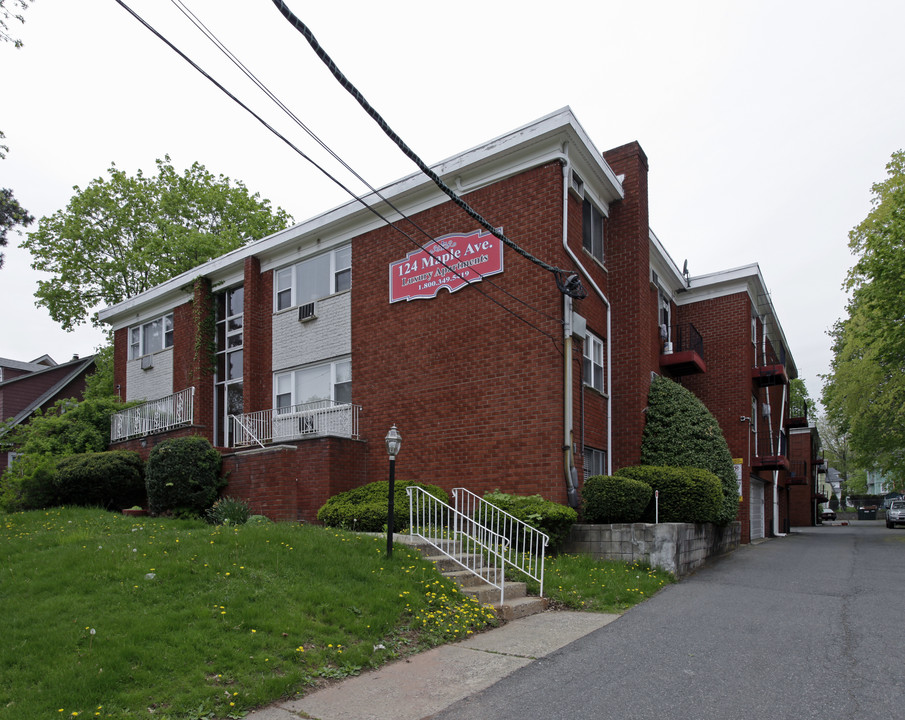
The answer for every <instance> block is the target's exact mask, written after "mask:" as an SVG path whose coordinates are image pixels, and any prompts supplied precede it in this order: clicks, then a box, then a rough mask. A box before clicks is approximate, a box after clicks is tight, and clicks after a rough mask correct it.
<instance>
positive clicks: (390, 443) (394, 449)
mask: <svg viewBox="0 0 905 720" xmlns="http://www.w3.org/2000/svg"><path fill="white" fill-rule="evenodd" d="M385 442H386V445H387V455H389V456H390V489H389V497H388V498H387V557H388V558H389V557H393V514H394V508H393V500H394V498H395V495H396V489H395V487H394V485H395V483H396V456H397V455H398V454H399V449H400V448H401V447H402V435H400V434H399V431H398V430H397V429H396V426H395V425H393V427H391V428H390V431H389V432H388V433H387V436H386V438H385Z"/></svg>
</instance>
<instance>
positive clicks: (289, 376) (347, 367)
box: [273, 356, 352, 412]
mask: <svg viewBox="0 0 905 720" xmlns="http://www.w3.org/2000/svg"><path fill="white" fill-rule="evenodd" d="M324 367H329V368H330V381H329V382H330V397H324V398H320V399H318V400H313V401H304V402H323V401H328V400H329V401H330V402H332V403H336V404H346V403H350V402H351V385H352V358H351V357H350V356H346V357H342V358H337V359H335V360H330V361H328V362H323V363H315V364H312V365H305V366H303V367H298V368H293V369H292V370H285V371H282V372H278V373H274V375H273V407H274V409H275V410H277V411H278V412H280V411H282V412H288V411H289V410H290V408H293V407H295V406H296V405H301V404H303V401H302V400H301V398H299V397H297V392H296V387H297V384H298V383H297V382H296V375H297V374H298V373H301V372H305V371H307V370H312V369H315V368H324ZM342 377H347V378H348V379H346V380H341V381H340V378H342ZM346 385H348V392H346V391H345V389H343V390H342V391H341V392H340V393H337V388H342V387H343V386H346ZM339 394H341V395H344V396H345V395H348V396H349V397H341V399H337V395H339Z"/></svg>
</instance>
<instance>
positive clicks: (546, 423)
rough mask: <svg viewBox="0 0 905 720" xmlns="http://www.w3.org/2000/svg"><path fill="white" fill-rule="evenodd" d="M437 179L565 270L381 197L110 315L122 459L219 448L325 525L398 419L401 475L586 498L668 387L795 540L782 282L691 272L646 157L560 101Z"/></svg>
mask: <svg viewBox="0 0 905 720" xmlns="http://www.w3.org/2000/svg"><path fill="white" fill-rule="evenodd" d="M434 170H435V172H437V174H438V175H440V176H441V177H442V178H443V179H444V180H445V182H446V183H447V184H448V185H449V186H450V187H452V188H453V189H454V190H455V191H456V192H457V193H458V194H459V195H460V196H462V197H463V198H464V199H465V200H466V201H467V202H468V203H470V204H471V205H472V207H473V208H474V209H475V210H476V211H477V212H479V213H481V214H482V216H483V217H484V218H486V219H487V221H488V222H490V223H492V224H493V226H494V227H496V228H499V229H501V230H502V232H503V233H505V235H506V237H507V238H509V239H510V240H511V241H513V242H514V243H517V244H518V245H519V246H520V248H521V249H523V250H525V251H527V252H528V253H531V254H533V255H534V256H536V257H537V258H539V259H541V260H542V261H543V262H544V263H547V264H548V265H550V266H554V267H556V268H560V269H562V270H563V271H564V272H562V273H560V274H559V275H558V276H554V274H553V273H552V272H550V271H549V270H548V269H545V268H543V267H540V266H539V265H538V264H536V263H534V262H531V261H529V260H528V259H526V258H525V257H523V256H522V255H521V254H520V253H519V252H517V251H515V250H513V249H512V248H511V247H508V246H505V245H504V244H503V243H502V242H501V241H500V240H499V239H497V238H496V237H494V236H493V235H492V234H491V233H489V232H487V231H486V230H484V229H482V228H480V227H479V225H478V223H477V222H476V221H475V220H474V219H472V218H471V217H469V216H468V215H467V214H465V213H464V212H463V211H462V210H461V209H460V208H458V207H457V206H456V205H454V203H453V202H452V201H450V199H449V198H448V197H447V196H446V195H444V194H443V193H442V192H441V191H440V190H439V189H438V188H437V187H436V186H435V185H434V184H433V183H432V182H430V181H429V180H428V179H427V178H426V177H424V176H423V175H421V174H414V175H411V176H409V177H406V178H403V179H402V180H399V181H397V182H395V183H393V184H391V185H389V186H387V187H386V188H384V189H383V190H382V191H381V195H382V197H383V198H385V199H386V201H384V200H381V199H380V198H378V197H376V196H374V195H370V196H368V197H366V198H365V201H366V202H367V203H369V204H371V205H374V206H376V208H377V209H378V210H379V212H380V213H381V214H382V215H383V216H384V217H386V218H389V220H390V221H391V222H392V223H393V225H392V226H390V225H389V224H388V222H387V221H385V220H384V219H381V218H380V217H378V216H376V215H375V214H374V213H372V212H370V211H369V210H367V209H365V208H363V207H362V205H361V204H360V203H359V202H356V201H350V202H348V203H346V204H345V205H342V206H340V207H338V208H335V209H333V210H331V211H329V212H326V213H324V214H322V215H319V216H317V217H315V218H312V219H310V220H308V221H305V222H303V223H300V224H298V225H295V226H294V227H292V228H289V229H287V230H284V231H282V232H279V233H276V234H274V235H272V236H270V237H267V238H263V239H261V240H258V241H255V242H252V243H250V244H248V245H246V246H245V247H242V248H240V249H238V250H235V251H233V252H231V253H228V254H226V255H224V256H222V257H220V258H217V259H215V260H213V261H211V262H209V263H206V264H204V265H201V266H199V267H197V268H195V269H193V270H192V271H190V272H188V273H184V274H183V275H181V276H179V277H177V278H174V279H173V280H171V281H169V282H166V283H164V284H162V285H159V286H157V287H155V288H152V289H151V290H149V291H147V292H145V293H142V294H141V295H138V296H136V297H133V298H130V299H128V300H126V301H124V302H122V303H119V304H117V305H115V306H112V307H109V308H106V309H104V310H102V311H101V313H100V318H101V320H102V321H103V322H106V323H108V324H110V325H111V326H112V328H113V331H114V337H115V378H116V379H115V382H116V383H117V385H118V388H119V391H120V395H121V397H122V399H123V400H130V401H131V400H147V401H148V402H147V403H146V404H145V405H142V406H137V407H136V408H133V409H131V410H129V411H125V412H124V413H120V414H119V415H117V416H115V417H114V419H113V422H112V435H113V438H114V440H115V442H114V446H115V447H118V448H119V447H122V448H134V449H137V450H139V451H140V452H142V453H144V454H145V455H147V453H148V452H149V451H150V448H151V447H152V446H153V445H154V444H155V443H157V442H159V441H160V440H161V439H163V438H166V437H173V436H177V435H186V434H200V435H203V436H205V437H207V438H208V439H209V440H211V442H212V443H213V444H214V445H215V446H217V447H219V448H221V450H222V452H223V453H224V471H225V472H227V473H228V474H229V475H228V477H229V489H228V492H229V493H230V494H231V495H236V496H240V497H244V498H246V499H247V500H249V501H250V502H251V504H252V505H253V507H254V510H255V512H260V513H263V514H267V515H270V516H271V517H274V518H280V519H293V520H296V519H297V520H305V521H312V520H315V516H316V512H317V510H318V508H319V507H320V506H321V505H322V504H323V503H324V502H325V501H326V500H327V498H328V497H330V496H331V495H333V494H335V493H337V492H340V491H342V490H345V489H348V488H351V487H355V486H357V485H360V484H363V483H365V482H368V481H373V480H381V479H386V477H387V466H388V461H387V455H386V451H385V449H384V442H383V439H384V436H385V435H386V433H387V431H388V430H389V429H390V426H391V425H393V424H395V425H396V426H398V428H399V431H400V432H401V434H402V436H403V445H402V451H401V454H400V456H399V458H398V462H397V466H398V467H397V473H398V475H399V476H400V477H401V478H403V479H415V480H419V481H423V482H428V483H434V484H437V485H440V486H442V487H444V488H446V489H451V488H454V487H458V486H465V487H467V488H468V489H470V490H472V491H474V492H478V493H481V492H483V491H487V490H493V489H497V488H498V489H500V490H503V491H507V492H517V493H523V494H533V493H540V494H541V495H543V496H544V497H546V498H549V499H551V500H554V501H557V502H562V503H566V502H571V503H573V504H574V503H576V502H577V501H578V499H579V495H578V489H579V488H580V485H581V483H582V482H583V478H585V477H587V476H589V475H592V474H610V473H612V472H614V471H615V470H617V469H618V468H620V467H623V466H627V465H633V464H637V463H638V462H639V460H640V452H641V437H642V432H643V429H644V417H645V416H644V410H645V407H646V404H647V391H648V387H649V385H650V381H651V378H652V376H654V375H655V374H662V375H665V376H667V377H670V378H673V379H675V380H676V381H678V382H681V383H682V384H683V385H684V386H685V387H687V388H689V389H690V390H692V391H693V392H694V393H695V394H696V395H697V396H698V397H699V398H700V399H701V400H702V401H703V402H704V403H705V404H706V405H707V406H708V407H709V408H710V410H711V412H713V413H714V415H715V416H716V418H717V419H718V421H719V422H720V425H721V427H722V429H723V431H724V433H725V436H726V438H727V441H728V442H729V447H730V449H731V452H732V455H733V457H735V458H738V459H739V460H738V462H739V473H738V474H739V486H740V490H741V496H742V502H741V504H740V513H739V519H740V521H741V523H742V540H743V542H748V541H749V540H750V539H751V538H752V537H759V536H761V535H763V534H765V533H776V532H781V531H782V529H783V528H785V527H787V525H788V523H787V521H788V513H789V498H788V495H787V482H788V477H789V474H790V464H789V456H788V453H789V451H788V438H787V428H786V419H787V418H788V417H789V410H788V387H789V386H788V382H789V380H790V379H792V378H794V377H795V376H796V374H797V371H796V368H795V364H794V361H793V360H792V356H791V354H790V352H789V349H788V344H787V342H786V338H785V337H784V335H783V331H782V328H781V326H780V323H779V321H778V318H777V316H776V312H775V310H774V308H773V306H772V303H771V301H770V297H769V293H768V291H767V289H766V284H765V282H764V280H763V277H762V276H761V273H760V269H759V268H758V266H757V265H749V266H746V267H742V268H736V269H732V270H727V271H725V272H721V273H714V274H711V275H705V276H701V277H693V276H691V275H689V274H688V272H687V270H686V269H685V268H683V270H681V271H680V270H679V268H678V267H677V265H676V264H675V262H674V261H673V260H672V258H670V256H669V254H668V253H667V252H666V250H665V249H664V247H663V246H662V244H661V243H660V241H659V239H658V238H657V237H656V236H655V235H654V234H653V232H652V231H651V229H650V227H649V222H648V215H649V211H648V166H647V158H646V156H645V154H644V152H643V150H642V149H641V147H640V146H639V145H638V144H637V143H629V144H627V145H624V146H622V147H619V148H615V149H613V150H609V151H606V152H604V153H601V152H599V151H598V150H597V149H596V148H595V147H594V145H593V144H592V142H591V140H590V138H588V136H587V135H586V134H585V132H584V130H583V129H582V127H581V125H579V123H578V121H577V120H576V118H575V117H574V115H573V114H572V112H571V110H569V109H568V108H565V109H563V110H560V111H558V112H555V113H552V114H550V115H548V116H546V117H543V118H540V119H539V120H537V121H535V122H532V123H530V124H528V125H526V126H524V127H521V128H518V129H516V130H514V131H512V132H510V133H507V134H505V135H503V136H501V137H499V138H496V139H494V140H492V141H490V142H488V143H486V144H483V145H480V146H478V147H475V148H472V149H471V150H467V151H465V152H462V153H460V154H458V155H456V156H454V157H452V158H450V159H448V160H445V161H443V162H441V163H439V164H437V165H436V166H434ZM389 202H392V204H393V208H392V209H390V208H389ZM400 212H401V213H404V214H405V215H406V216H407V218H408V220H403V219H400V215H399V213H400ZM579 285H580V288H579V287H577V286H579ZM581 289H583V290H584V292H585V293H586V294H585V295H584V296H582V293H581V292H577V290H581Z"/></svg>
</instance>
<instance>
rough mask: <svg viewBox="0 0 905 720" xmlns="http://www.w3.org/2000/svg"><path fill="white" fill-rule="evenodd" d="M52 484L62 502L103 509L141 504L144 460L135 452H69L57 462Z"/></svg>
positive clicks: (143, 492) (144, 497) (144, 498)
mask: <svg viewBox="0 0 905 720" xmlns="http://www.w3.org/2000/svg"><path fill="white" fill-rule="evenodd" d="M56 485H57V489H58V492H59V502H60V503H62V504H63V505H81V506H86V507H102V508H104V509H106V510H111V509H117V508H118V509H122V508H127V507H132V506H133V505H144V503H145V500H146V497H147V494H146V491H145V481H144V463H143V462H142V460H141V456H140V455H139V454H138V453H137V452H132V451H129V450H111V451H110V452H99V453H80V454H79V455H70V456H69V457H67V458H63V459H62V460H60V462H59V463H57V475H56Z"/></svg>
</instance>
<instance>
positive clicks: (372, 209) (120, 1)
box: [116, 0, 561, 345]
mask: <svg viewBox="0 0 905 720" xmlns="http://www.w3.org/2000/svg"><path fill="white" fill-rule="evenodd" d="M116 2H117V4H119V5H120V6H121V7H122V8H123V9H124V10H126V11H127V12H128V13H129V14H130V15H132V16H133V17H134V18H135V19H136V20H137V21H138V22H140V23H141V24H142V25H143V26H144V27H145V28H146V29H148V30H149V31H150V32H151V33H152V34H154V36H155V37H157V38H158V39H159V40H161V41H162V42H163V43H164V44H165V45H167V47H169V48H170V49H171V50H173V52H175V53H176V54H177V55H179V56H180V57H181V58H182V59H183V60H184V61H185V62H187V63H188V64H189V65H191V66H192V67H193V68H194V69H195V70H196V71H197V72H198V73H200V74H201V75H202V76H203V77H204V78H206V79H207V80H208V81H209V82H211V83H212V84H213V85H214V86H215V87H217V88H218V89H219V90H220V91H221V92H223V93H224V94H225V95H226V96H227V97H228V98H230V99H231V100H232V101H233V102H235V103H236V104H237V105H239V107H241V108H242V109H243V110H245V111H246V112H247V113H249V114H250V115H251V116H252V117H253V118H255V119H256V120H257V121H258V122H259V123H260V124H261V125H263V126H264V127H265V128H266V129H267V130H269V131H270V132H271V133H273V134H274V135H275V136H276V137H278V138H279V139H280V140H282V141H283V142H284V143H285V144H286V145H288V146H289V147H290V148H291V149H292V150H293V151H295V152H296V153H297V154H298V155H300V156H301V157H302V158H303V159H305V160H307V161H308V162H309V163H310V164H311V165H312V166H313V167H315V168H316V169H317V170H319V171H320V172H321V173H322V174H323V175H324V176H326V177H327V178H329V179H330V180H331V181H332V182H333V183H334V184H336V185H337V186H338V187H340V188H341V189H342V190H344V191H345V192H346V193H348V194H349V195H350V196H351V197H352V198H354V199H355V200H356V201H357V202H359V203H360V204H361V205H362V206H363V207H364V208H366V209H367V210H369V211H370V212H371V213H373V214H374V215H376V216H377V217H378V218H379V219H380V220H382V221H383V222H385V223H386V224H387V225H388V226H389V227H391V228H392V229H394V230H395V231H396V232H398V233H400V234H401V235H402V236H404V237H406V238H407V239H408V240H409V241H411V242H412V243H413V244H414V245H415V246H416V247H419V248H421V249H422V250H425V251H426V252H427V253H428V254H429V255H431V257H434V256H433V254H432V253H431V252H430V251H429V250H427V249H426V248H424V246H422V245H421V244H420V243H419V242H418V241H417V240H415V239H414V238H413V237H411V235H409V234H408V233H407V232H405V230H403V229H402V228H400V227H398V226H397V225H396V224H395V223H393V222H392V221H391V220H390V219H389V218H387V217H385V216H384V215H383V214H382V213H380V211H379V210H377V209H376V208H375V207H373V206H371V205H369V204H368V203H367V202H365V200H364V198H362V197H361V196H359V195H357V194H356V193H354V192H353V191H352V190H351V189H350V188H348V187H346V185H344V184H343V183H342V182H341V181H340V180H339V179H337V178H336V177H334V176H333V175H332V174H331V173H330V172H328V171H327V170H326V168H324V167H322V166H321V165H319V164H318V163H317V162H316V161H315V160H314V159H313V158H311V157H310V156H308V155H307V154H306V153H305V152H304V151H303V150H301V149H300V148H299V147H298V146H296V145H295V144H294V143H292V142H291V141H290V140H289V139H288V138H286V137H285V136H284V135H283V134H281V133H280V132H279V131H278V130H276V128H274V127H273V126H272V125H270V124H269V123H268V122H267V121H266V120H264V119H263V118H262V117H261V116H260V115H258V114H257V113H256V112H254V111H253V110H252V109H251V108H250V107H248V106H247V105H246V104H245V103H243V102H242V101H241V100H239V98H237V97H236V96H235V95H234V94H233V93H232V92H230V91H229V90H228V89H227V88H226V87H224V86H223V85H222V84H221V83H220V82H218V81H217V80H216V79H215V78H214V77H212V76H211V75H210V74H209V73H208V72H206V71H205V70H204V69H203V68H201V67H200V66H199V65H198V64H197V63H195V62H194V61H193V60H192V59H191V58H189V57H188V56H187V55H186V54H185V53H184V52H182V51H181V50H180V49H179V48H177V47H176V46H175V45H174V44H173V43H172V42H170V41H169V40H168V39H167V38H166V37H164V36H163V35H162V34H161V33H160V32H158V31H157V30H156V29H155V28H154V27H153V26H152V25H150V24H149V23H148V22H147V21H146V20H145V19H144V18H142V17H141V16H140V15H139V14H138V13H136V12H135V11H134V10H132V8H130V7H129V6H128V5H126V3H125V2H123V0H116ZM174 4H175V3H174ZM187 16H188V15H187ZM190 19H191V18H190ZM193 22H194V21H193ZM195 24H196V27H198V28H199V30H201V29H202V27H201V25H202V24H201V23H200V21H198V22H196V23H195ZM202 32H204V34H205V35H207V36H208V37H209V39H211V40H212V42H214V43H215V44H216V45H217V46H218V47H219V48H220V49H221V51H222V52H224V53H225V54H226V55H227V56H228V57H229V58H230V59H231V60H232V61H233V62H234V63H235V64H236V65H237V66H238V67H240V69H242V71H243V72H244V73H245V74H246V75H247V76H248V77H249V78H250V79H252V81H253V82H255V84H257V85H258V87H259V88H260V89H261V90H262V91H264V92H265V93H266V94H267V95H268V96H269V97H270V98H271V99H272V100H273V101H274V102H275V103H276V104H277V105H278V106H280V107H281V108H282V109H283V110H284V112H286V113H287V114H288V115H289V116H290V117H291V118H293V119H294V120H295V121H296V122H297V123H298V124H299V125H300V126H301V127H302V128H303V129H304V130H305V131H306V132H307V133H308V134H309V135H311V136H312V137H313V138H314V139H315V141H316V142H318V143H319V144H320V145H321V146H322V147H324V149H326V150H327V151H328V152H329V153H330V154H331V155H332V156H333V157H334V158H336V159H337V160H338V161H339V162H340V163H342V164H343V166H344V167H346V168H347V169H348V170H349V171H350V172H351V173H352V174H353V175H355V176H356V177H357V178H358V179H359V180H361V181H362V182H363V183H364V184H365V185H367V186H368V187H369V188H371V190H372V192H374V193H375V194H376V195H377V196H378V197H380V198H381V199H382V200H384V202H387V204H388V205H389V206H390V207H392V208H393V210H395V211H396V212H397V213H399V214H400V215H401V216H402V218H403V219H405V220H407V221H408V222H409V223H411V224H412V225H413V226H414V227H415V228H416V229H418V230H419V231H420V232H422V233H423V234H424V235H425V236H426V237H428V238H429V239H431V240H433V238H432V237H431V236H430V235H429V234H428V233H427V232H426V231H425V230H423V229H422V228H421V227H420V226H418V225H417V224H416V223H415V222H414V221H413V220H411V219H410V218H407V217H406V216H405V215H404V213H402V212H401V211H400V210H398V209H397V208H396V207H395V206H393V204H392V203H390V202H389V201H388V200H386V198H384V197H383V196H382V195H381V194H380V193H379V192H378V191H377V190H375V189H374V188H373V187H371V186H370V184H368V183H367V182H366V181H365V180H364V179H363V178H362V177H361V176H360V175H358V173H356V172H355V171H354V170H353V169H352V168H351V167H349V166H348V165H347V164H346V163H345V162H344V161H343V160H342V159H341V158H339V156H338V155H336V154H335V153H334V152H333V151H332V150H331V149H330V148H329V147H327V146H326V145H325V144H324V143H323V142H322V141H321V140H320V139H319V138H317V137H316V136H315V135H314V134H313V133H312V131H311V130H309V129H308V128H307V127H306V126H305V125H304V123H302V122H301V121H300V120H299V119H298V118H296V117H295V115H293V114H292V113H291V112H290V111H289V109H288V108H286V107H285V105H283V103H282V102H280V101H279V100H278V99H277V98H276V96H275V95H273V93H271V92H270V90H269V89H267V88H266V87H265V86H264V85H263V84H262V83H260V82H259V81H258V80H257V78H255V77H254V76H253V75H252V74H251V73H250V71H248V70H247V68H245V66H244V65H242V64H241V63H240V62H239V61H238V59H236V58H235V56H233V55H232V53H231V52H229V50H227V49H226V48H225V46H223V45H222V43H220V42H219V40H217V39H216V38H214V37H212V35H213V34H212V33H210V32H209V31H207V29H206V28H205V29H203V30H202ZM494 234H495V235H496V233H494ZM438 262H439V263H440V264H442V265H444V266H446V267H447V268H448V269H449V270H450V271H451V272H452V273H454V274H455V275H457V276H459V277H461V275H459V273H458V271H456V270H455V269H454V268H451V267H449V266H448V265H447V264H446V263H445V262H443V261H442V260H441V259H439V258H438ZM463 279H464V278H463ZM469 284H470V283H469ZM491 284H493V283H491ZM474 287H475V289H476V290H477V291H478V292H479V293H480V294H481V295H483V296H484V297H486V298H487V299H488V300H490V301H491V302H493V303H494V304H495V305H497V306H499V307H500V308H501V309H503V310H505V311H506V312H507V313H509V314H510V315H512V316H513V317H515V318H516V319H517V320H520V321H521V322H523V323H525V324H526V325H528V326H529V327H531V328H532V329H534V330H536V331H537V332H539V333H541V334H542V335H544V336H546V337H547V338H549V339H550V340H552V341H553V343H554V345H555V344H556V338H555V337H554V336H552V335H550V334H549V333H548V332H546V331H544V330H542V329H541V328H539V327H537V326H536V325H534V324H533V323H532V322H530V321H529V320H527V319H526V318H524V317H522V316H521V315H519V314H518V313H516V312H515V311H513V310H512V309H510V308H508V307H506V306H505V305H503V304H502V303H501V302H500V301H499V300H497V299H495V298H493V297H491V296H490V295H488V294H487V293H485V292H484V291H483V290H481V289H480V288H479V287H477V286H474ZM494 287H497V288H498V289H500V290H501V291H502V292H504V293H506V294H507V295H509V296H510V297H511V298H513V299H514V300H516V301H518V302H521V303H522V304H524V305H525V306H526V307H528V308H530V309H532V310H534V312H537V313H540V314H542V315H544V316H545V317H548V318H549V319H553V320H555V321H557V322H561V321H560V320H558V319H556V318H551V317H550V316H549V315H546V313H543V312H542V311H540V310H537V309H535V308H532V307H531V306H530V305H529V304H528V303H526V302H525V301H524V300H521V299H520V298H516V297H515V296H514V295H512V294H511V293H509V292H508V291H505V290H502V288H499V287H498V286H496V285H494Z"/></svg>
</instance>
